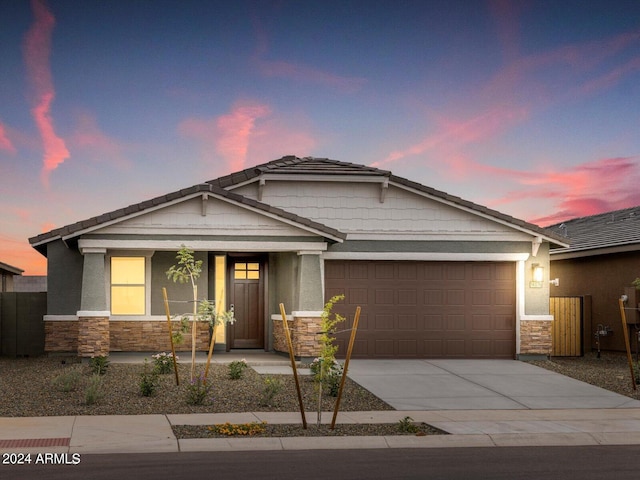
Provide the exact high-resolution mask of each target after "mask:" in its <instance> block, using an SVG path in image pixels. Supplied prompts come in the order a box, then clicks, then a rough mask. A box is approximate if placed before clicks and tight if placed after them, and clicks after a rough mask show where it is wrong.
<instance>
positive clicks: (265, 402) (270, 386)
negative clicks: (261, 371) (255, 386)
mask: <svg viewBox="0 0 640 480" xmlns="http://www.w3.org/2000/svg"><path fill="white" fill-rule="evenodd" d="M280 390H282V380H280V379H279V378H278V377H272V376H266V377H265V378H264V388H263V389H262V397H261V398H260V405H261V406H263V407H270V406H271V405H272V404H273V399H274V397H275V396H276V395H277V394H278V393H280Z"/></svg>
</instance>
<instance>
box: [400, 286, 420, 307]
mask: <svg viewBox="0 0 640 480" xmlns="http://www.w3.org/2000/svg"><path fill="white" fill-rule="evenodd" d="M398 305H411V306H414V307H415V306H417V305H418V292H416V290H415V289H409V290H398Z"/></svg>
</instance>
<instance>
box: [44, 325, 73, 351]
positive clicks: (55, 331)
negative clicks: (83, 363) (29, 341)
mask: <svg viewBox="0 0 640 480" xmlns="http://www.w3.org/2000/svg"><path fill="white" fill-rule="evenodd" d="M44 351H45V353H76V352H77V351H78V321H77V320H64V321H46V320H45V322H44Z"/></svg>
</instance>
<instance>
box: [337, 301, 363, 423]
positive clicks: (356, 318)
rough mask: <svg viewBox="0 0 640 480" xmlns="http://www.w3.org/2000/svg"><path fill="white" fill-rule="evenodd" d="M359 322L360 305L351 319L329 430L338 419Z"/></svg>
mask: <svg viewBox="0 0 640 480" xmlns="http://www.w3.org/2000/svg"><path fill="white" fill-rule="evenodd" d="M359 320H360V305H358V307H357V308H356V314H355V316H354V317H353V328H352V329H351V337H350V338H349V347H348V348H347V358H346V359H345V361H344V370H343V371H342V378H341V379H340V388H339V389H338V398H336V405H335V407H334V408H333V418H332V419H331V430H333V429H334V428H335V427H336V419H337V418H338V410H339V409H340V399H341V398H342V390H343V388H344V382H345V380H346V378H347V370H349V360H351V352H352V351H353V344H354V342H355V340H356V333H357V332H358V321H359Z"/></svg>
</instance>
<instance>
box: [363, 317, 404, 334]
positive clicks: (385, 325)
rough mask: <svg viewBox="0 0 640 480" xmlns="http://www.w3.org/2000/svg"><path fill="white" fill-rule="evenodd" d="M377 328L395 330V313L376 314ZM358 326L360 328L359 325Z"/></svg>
mask: <svg viewBox="0 0 640 480" xmlns="http://www.w3.org/2000/svg"><path fill="white" fill-rule="evenodd" d="M375 318H376V321H375V329H376V330H390V331H393V330H394V326H395V325H394V321H393V315H376V316H375ZM358 328H360V327H359V326H358Z"/></svg>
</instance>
